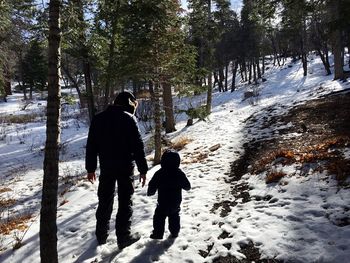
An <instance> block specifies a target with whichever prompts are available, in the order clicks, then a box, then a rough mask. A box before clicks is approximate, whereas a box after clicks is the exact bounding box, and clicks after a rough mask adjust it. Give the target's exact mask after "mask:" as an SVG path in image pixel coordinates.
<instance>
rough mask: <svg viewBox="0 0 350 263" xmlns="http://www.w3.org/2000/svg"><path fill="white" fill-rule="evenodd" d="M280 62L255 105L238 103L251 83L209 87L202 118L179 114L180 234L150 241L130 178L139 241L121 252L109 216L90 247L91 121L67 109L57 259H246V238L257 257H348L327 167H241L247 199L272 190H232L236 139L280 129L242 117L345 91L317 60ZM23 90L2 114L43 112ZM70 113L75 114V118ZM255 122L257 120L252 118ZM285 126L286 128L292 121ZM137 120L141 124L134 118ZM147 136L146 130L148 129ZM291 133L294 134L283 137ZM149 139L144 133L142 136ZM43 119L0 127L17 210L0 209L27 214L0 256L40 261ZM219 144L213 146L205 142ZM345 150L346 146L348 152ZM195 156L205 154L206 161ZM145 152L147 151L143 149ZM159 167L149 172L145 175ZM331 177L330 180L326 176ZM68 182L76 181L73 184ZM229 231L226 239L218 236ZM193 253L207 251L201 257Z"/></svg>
mask: <svg viewBox="0 0 350 263" xmlns="http://www.w3.org/2000/svg"><path fill="white" fill-rule="evenodd" d="M288 65H291V67H288V66H287V65H285V66H284V67H282V68H279V67H272V66H271V68H270V69H269V70H268V71H267V72H266V74H265V77H266V78H267V81H266V82H264V83H262V84H260V85H259V94H260V96H259V101H258V102H257V103H256V104H255V105H252V104H251V103H250V102H249V100H242V98H243V93H244V92H245V91H247V89H248V86H247V85H244V84H239V85H238V90H236V91H234V92H232V93H231V92H226V93H219V92H214V94H213V109H212V114H211V115H210V117H209V120H208V121H205V122H204V121H198V122H195V123H194V125H193V126H190V127H185V126H186V118H185V116H183V115H181V116H178V123H177V126H176V128H177V131H176V132H174V133H172V134H170V135H168V137H169V139H171V140H173V141H174V140H176V139H179V138H183V137H187V138H189V139H191V140H192V141H191V142H190V143H189V144H188V145H186V147H185V148H184V149H183V150H181V151H180V155H181V157H182V165H181V168H182V169H183V171H184V172H185V173H186V174H187V176H188V178H189V180H190V182H191V184H192V189H191V190H190V191H189V192H184V193H183V202H182V212H181V232H180V235H179V237H178V238H176V239H169V238H168V235H169V232H168V231H167V230H166V234H165V238H164V239H163V240H161V241H154V240H151V239H150V238H149V235H150V233H151V231H152V216H153V212H154V209H155V206H156V196H154V197H147V196H146V190H147V185H146V187H144V188H142V187H141V186H140V184H139V182H138V181H135V194H134V216H133V225H132V229H133V231H137V232H139V233H140V234H141V235H142V238H141V239H140V240H139V241H138V242H136V243H135V244H133V245H131V246H130V247H127V248H125V249H123V250H122V251H119V250H118V248H117V244H116V238H115V235H114V219H113V218H114V216H115V212H116V205H115V209H114V212H113V215H112V220H111V230H110V235H109V238H108V240H107V241H108V242H107V244H106V245H102V246H97V243H96V241H95V236H94V230H95V210H96V206H97V183H95V184H90V183H89V182H88V181H87V180H85V179H84V178H85V171H84V154H85V144H86V138H87V130H88V126H87V124H86V121H84V119H83V118H81V117H79V116H80V115H79V114H80V110H79V108H78V106H77V105H75V106H65V107H67V108H66V109H64V110H63V113H64V118H63V120H64V121H63V122H62V127H63V128H62V135H61V143H62V145H63V146H62V147H63V150H62V151H61V156H60V157H61V163H60V181H61V182H62V181H64V182H66V184H63V183H61V185H60V189H59V192H60V193H63V194H62V195H61V194H60V195H59V204H62V205H60V206H59V207H58V213H57V224H58V233H57V235H58V253H59V262H63V263H68V262H100V261H103V260H111V261H112V262H162V263H163V262H212V261H213V260H214V259H215V258H216V257H218V256H220V255H222V256H226V255H228V254H230V255H233V256H235V257H236V258H238V259H243V258H244V257H245V256H244V255H243V254H242V253H241V252H240V249H241V248H240V245H241V244H247V243H249V242H253V243H254V245H255V246H256V247H258V248H259V251H260V253H261V256H262V258H269V259H277V260H281V261H288V262H337V263H341V262H344V263H345V262H348V258H349V257H350V226H349V225H347V226H343V227H339V226H336V225H335V224H334V222H337V220H339V219H341V218H349V216H350V212H349V206H350V203H349V200H350V191H349V189H342V188H338V187H337V183H336V182H335V181H333V179H332V178H330V177H329V176H328V175H326V173H325V172H323V173H322V172H315V173H314V174H313V175H312V176H304V175H300V174H295V175H294V176H292V174H294V173H295V171H296V167H295V166H293V165H290V166H284V167H279V168H278V169H283V171H284V172H285V173H286V174H287V175H291V176H286V177H284V178H283V179H282V180H285V182H286V183H284V184H278V185H277V184H271V185H267V184H266V183H265V180H264V174H258V175H251V174H246V175H244V176H243V178H242V180H243V181H245V182H246V183H248V185H249V194H250V196H260V197H265V196H271V199H270V200H269V201H264V200H260V201H257V200H255V199H252V200H251V201H249V202H246V203H243V202H242V200H241V199H238V200H235V198H234V196H233V195H232V194H231V189H232V185H230V184H229V183H226V182H225V179H228V178H229V174H230V164H231V163H232V162H233V161H235V160H237V159H238V158H239V156H240V154H242V153H243V143H244V142H247V141H248V140H250V139H251V137H253V136H254V137H255V138H256V139H258V138H266V137H267V136H269V134H270V132H271V131H272V132H278V129H283V128H286V126H281V125H277V124H275V125H272V126H271V127H268V128H266V129H263V130H258V129H257V128H256V127H255V126H251V127H250V129H251V132H250V133H249V135H247V133H246V132H245V130H244V129H245V128H246V127H245V123H244V121H245V120H246V119H247V118H248V117H249V116H251V115H252V114H254V113H258V112H260V111H261V110H262V109H264V108H266V107H269V106H271V105H274V109H275V110H274V111H273V112H272V114H274V115H279V114H282V113H284V112H286V111H287V110H288V108H289V107H292V106H293V105H298V104H302V103H305V102H306V101H307V100H310V99H314V98H317V97H319V96H321V95H324V94H327V93H330V92H333V91H338V90H342V89H344V88H348V87H349V84H348V83H341V82H338V81H332V76H324V71H323V68H322V64H321V62H320V60H319V58H317V57H315V58H314V59H313V60H311V61H310V65H309V67H310V71H309V72H310V73H312V74H309V75H308V76H307V77H304V76H303V72H302V67H301V66H300V62H298V63H295V64H293V63H288ZM20 99H21V95H20V94H15V95H12V96H9V98H8V100H9V102H8V103H0V117H2V116H4V115H5V114H7V115H8V114H10V113H11V114H14V115H16V114H24V113H28V112H38V111H42V110H43V105H45V103H44V102H42V101H40V105H39V103H38V102H34V103H33V105H31V106H30V107H28V108H27V109H26V111H25V112H22V111H21V110H20V109H21V105H22V103H23V102H21V101H20ZM191 101H192V103H200V102H203V101H205V94H204V95H202V96H200V97H198V98H192V99H191ZM188 103H189V102H188V100H184V99H179V100H177V102H176V106H177V107H179V108H184V107H185V106H186V105H188ZM74 116H77V117H75V118H72V117H74ZM260 121H261V119H257V125H258V124H259V122H260ZM291 125H292V124H291V123H289V124H287V126H288V127H289V126H291ZM140 127H142V125H140ZM147 136H148V137H149V135H147ZM288 136H299V135H298V134H297V133H296V134H289V135H288ZM145 138H146V135H145ZM44 142H45V122H44V121H43V118H39V119H37V121H36V122H31V123H29V124H13V125H9V126H5V124H3V123H1V128H0V158H1V161H0V170H1V171H2V173H1V175H0V182H1V189H4V188H9V189H11V191H6V192H3V193H0V200H5V199H15V200H17V202H16V204H15V206H14V207H11V208H8V209H4V211H0V219H1V220H3V219H4V218H5V214H13V215H16V214H18V213H27V214H32V215H33V217H32V219H31V221H30V222H29V223H28V226H29V229H28V230H27V232H21V231H14V232H12V233H11V234H10V235H2V236H1V237H0V251H1V249H3V251H2V252H1V254H0V261H1V262H7V263H10V262H11V263H12V262H30V263H31V262H40V251H39V234H38V233H39V210H40V200H41V184H42V175H43V172H42V163H43V147H44ZM217 144H220V147H219V148H218V149H217V150H215V151H210V150H209V148H210V147H212V146H214V145H217ZM349 152H350V150H349V148H348V149H346V150H345V151H344V156H345V158H350V157H349V156H350V154H349ZM200 155H202V156H207V157H205V158H204V159H201V158H198V157H199V156H200ZM149 157H151V156H149ZM157 169H159V166H156V167H153V168H151V169H150V171H149V173H148V174H147V176H148V181H149V180H150V178H151V177H152V175H153V174H154V172H155V171H156V170H157ZM325 178H328V180H323V179H325ZM73 181H75V182H76V183H75V184H74V183H73ZM220 201H230V202H236V203H237V205H236V206H234V207H231V211H230V212H228V215H227V216H225V217H221V216H220V212H221V208H218V209H216V210H215V209H213V205H214V204H215V203H219V202H220ZM223 233H228V235H227V237H226V238H222V237H220V235H222V234H223ZM14 236H17V237H20V238H23V240H22V243H23V246H22V247H20V248H19V249H17V250H12V246H13V245H14V243H15V241H14ZM199 251H204V252H208V255H207V257H205V258H204V257H202V256H201V255H200V252H199Z"/></svg>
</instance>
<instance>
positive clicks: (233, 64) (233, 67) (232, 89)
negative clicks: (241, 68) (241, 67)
mask: <svg viewBox="0 0 350 263" xmlns="http://www.w3.org/2000/svg"><path fill="white" fill-rule="evenodd" d="M237 68H238V61H234V62H233V63H232V84H231V92H233V91H234V90H235V89H236V74H237Z"/></svg>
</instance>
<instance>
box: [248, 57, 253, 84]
mask: <svg viewBox="0 0 350 263" xmlns="http://www.w3.org/2000/svg"><path fill="white" fill-rule="evenodd" d="M248 68H249V77H248V83H249V84H251V83H252V63H251V61H249V65H248Z"/></svg>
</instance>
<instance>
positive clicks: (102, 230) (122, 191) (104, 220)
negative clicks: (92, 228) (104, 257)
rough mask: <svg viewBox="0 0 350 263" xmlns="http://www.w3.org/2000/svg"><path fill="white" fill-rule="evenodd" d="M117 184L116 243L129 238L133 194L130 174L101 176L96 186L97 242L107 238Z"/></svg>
mask: <svg viewBox="0 0 350 263" xmlns="http://www.w3.org/2000/svg"><path fill="white" fill-rule="evenodd" d="M116 182H117V184H118V212H117V216H116V220H115V232H116V235H117V239H118V242H123V240H124V239H126V238H128V237H129V236H130V226H131V216H132V200H131V198H132V195H133V193H134V186H133V178H132V173H128V174H121V175H118V176H115V175H111V174H102V173H101V175H100V178H99V186H98V191H97V195H98V207H97V211H96V220H97V222H96V232H95V233H96V237H97V240H98V241H99V242H101V241H105V240H106V239H107V236H108V230H109V220H110V219H111V214H112V210H113V202H114V193H115V184H116Z"/></svg>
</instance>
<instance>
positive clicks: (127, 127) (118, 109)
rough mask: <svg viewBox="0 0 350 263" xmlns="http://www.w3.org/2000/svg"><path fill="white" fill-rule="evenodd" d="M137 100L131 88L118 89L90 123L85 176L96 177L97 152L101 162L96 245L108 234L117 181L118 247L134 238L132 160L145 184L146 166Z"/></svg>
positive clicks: (128, 243) (93, 178)
mask: <svg viewBox="0 0 350 263" xmlns="http://www.w3.org/2000/svg"><path fill="white" fill-rule="evenodd" d="M136 107H137V101H136V99H135V97H134V95H133V94H132V93H130V92H121V93H119V94H118V96H117V97H116V99H115V101H114V105H110V106H108V108H107V109H106V110H105V111H103V112H101V113H99V114H97V115H96V116H95V117H94V118H93V120H92V122H91V125H90V129H89V135H88V139H87V145H86V159H85V166H86V170H87V172H88V180H89V181H90V182H91V183H93V182H94V181H95V180H96V174H95V170H96V167H97V156H98V157H99V162H100V171H101V174H100V177H99V186H98V192H97V195H98V207H97V211H96V220H97V221H96V232H95V234H96V238H97V242H98V244H99V245H101V244H105V243H106V240H107V237H108V230H109V220H110V218H111V214H112V210H113V201H114V192H115V184H116V183H117V184H118V212H117V217H116V221H115V231H116V235H117V242H118V246H119V248H121V249H122V248H124V247H126V246H129V245H131V244H132V243H134V242H136V241H137V240H138V239H139V238H140V237H139V236H135V235H131V232H130V226H131V216H132V200H131V198H132V195H133V193H134V187H133V171H134V161H136V165H137V168H138V171H139V172H140V181H142V186H144V185H145V181H146V173H147V170H148V167H147V161H146V159H145V152H144V145H143V141H142V138H141V135H140V132H139V130H138V126H137V124H136V121H135V118H134V117H133V115H134V113H135V110H136Z"/></svg>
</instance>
